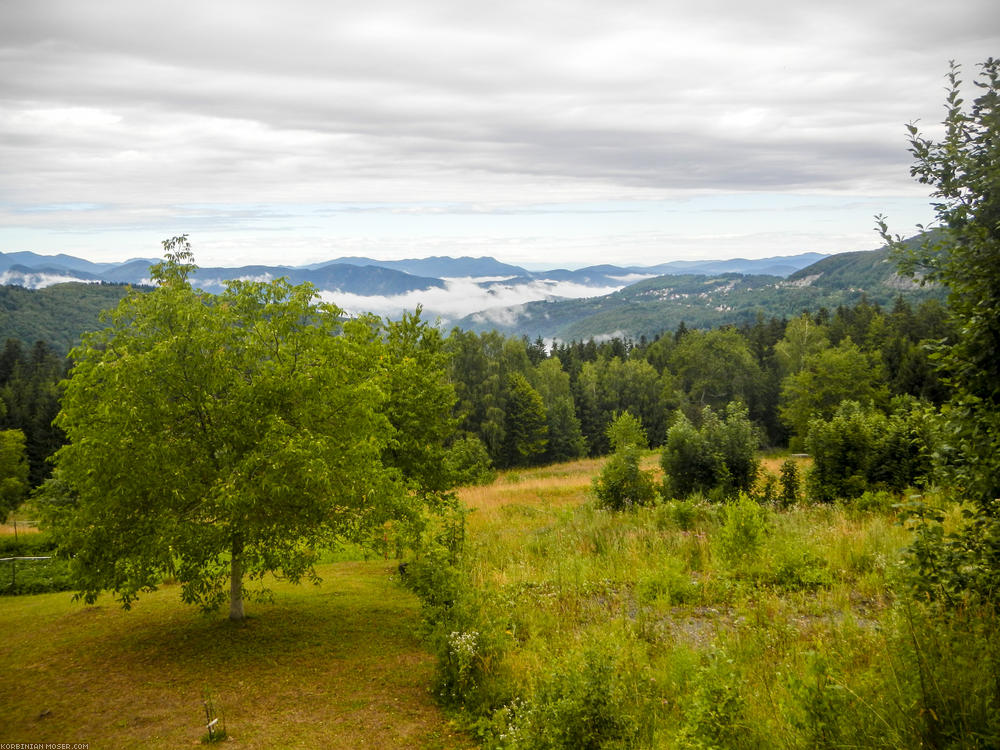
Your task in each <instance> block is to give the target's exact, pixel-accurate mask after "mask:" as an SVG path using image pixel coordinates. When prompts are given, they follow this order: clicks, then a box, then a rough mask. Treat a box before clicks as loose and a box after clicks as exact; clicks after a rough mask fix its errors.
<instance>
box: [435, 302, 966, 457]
mask: <svg viewBox="0 0 1000 750" xmlns="http://www.w3.org/2000/svg"><path fill="white" fill-rule="evenodd" d="M953 335H954V331H953V330H952V326H951V324H950V323H949V320H948V317H947V314H946V311H945V309H944V308H943V306H942V305H941V304H940V303H939V302H937V301H936V300H928V301H924V302H922V303H921V304H919V305H918V306H916V307H914V306H912V305H911V304H909V303H908V302H907V301H906V300H904V299H903V298H899V299H897V300H896V301H895V303H894V304H893V306H892V308H891V309H888V310H886V309H883V308H882V307H881V306H880V305H878V304H876V303H872V302H870V301H868V300H866V299H862V300H861V301H860V302H859V303H858V304H856V305H854V306H852V307H846V306H844V307H838V308H837V309H836V310H833V311H829V310H826V309H821V310H819V311H815V312H809V311H805V312H803V313H802V314H801V315H800V316H798V317H796V318H792V319H791V320H787V319H777V318H770V319H764V318H763V317H762V316H758V318H757V319H756V320H755V321H754V322H753V323H752V324H745V325H743V326H739V327H735V326H726V327H722V328H715V329H710V330H695V329H689V328H687V327H686V326H685V325H684V324H683V323H682V324H681V325H680V326H678V327H677V329H675V330H674V331H672V332H666V333H664V334H663V335H660V336H658V337H656V338H655V339H653V340H651V341H650V340H647V339H645V338H640V339H639V340H638V341H634V340H631V339H627V338H612V339H609V340H607V341H603V342H597V341H594V340H590V341H587V342H575V341H574V342H570V343H563V342H556V343H555V344H554V345H551V346H547V345H546V343H545V342H543V341H541V340H535V341H534V342H531V341H528V340H526V339H524V338H521V339H518V338H508V337H504V336H502V335H501V334H498V333H495V332H491V333H483V334H476V333H473V332H469V331H461V330H454V331H452V333H451V334H450V335H449V336H448V338H447V339H446V341H445V349H446V351H447V352H448V353H449V355H450V364H449V372H450V375H451V380H452V382H453V384H454V386H455V389H456V393H457V395H458V403H457V408H456V418H457V420H458V428H459V430H460V431H462V432H463V433H465V434H466V435H467V436H468V437H469V438H470V439H474V440H476V441H478V442H480V443H481V444H482V446H483V448H484V449H485V452H486V453H487V454H488V456H489V458H490V460H491V462H492V464H493V466H495V467H497V468H510V467H515V466H527V465H532V464H542V463H551V462H554V461H561V460H567V459H572V458H578V457H581V456H587V455H589V456H599V455H604V454H606V453H608V452H609V451H610V450H611V448H612V446H611V443H610V441H609V437H608V435H607V430H608V427H609V426H610V425H611V423H612V422H613V420H614V419H615V417H616V416H617V415H620V414H622V413H623V412H629V413H630V414H632V415H633V416H634V417H636V418H638V419H639V420H640V421H641V423H642V426H643V428H644V430H645V432H646V435H647V436H648V441H649V443H650V445H652V446H654V447H658V446H661V445H663V444H664V442H665V441H666V438H667V433H668V430H669V428H670V426H671V425H672V424H673V423H674V422H675V421H676V420H677V419H678V418H679V417H680V416H683V417H684V418H686V419H687V420H689V421H691V422H692V423H693V424H695V425H696V426H697V425H700V424H701V421H702V414H703V410H704V408H705V407H710V408H711V409H712V410H714V411H715V412H717V413H721V412H724V411H725V409H726V408H727V407H728V405H729V404H731V403H735V402H739V403H742V404H743V405H744V406H745V407H746V409H747V412H748V415H749V418H750V420H751V421H752V422H753V423H754V424H755V425H756V427H757V428H758V429H759V430H760V435H761V438H762V442H763V444H765V445H767V446H771V447H784V446H790V447H791V448H792V449H794V450H799V451H801V450H804V449H805V440H806V438H807V435H808V432H809V423H810V421H811V420H812V419H815V418H816V417H821V418H823V419H830V418H832V417H833V415H834V413H835V412H836V410H837V408H838V407H839V406H840V404H841V403H842V402H844V401H856V402H859V403H861V404H864V405H866V406H872V407H873V408H875V409H876V410H877V411H879V412H881V413H883V414H889V413H890V412H892V411H893V409H894V408H897V407H899V405H900V404H901V403H902V402H903V401H905V400H917V401H920V402H922V403H926V404H929V405H932V406H936V405H940V404H941V403H942V402H943V401H944V399H945V398H946V397H947V389H946V387H945V385H944V384H943V383H942V381H941V378H940V375H939V373H938V371H937V370H936V369H935V367H934V362H933V357H934V354H933V351H934V349H935V347H937V348H940V347H942V346H944V345H946V343H947V342H948V341H949V337H951V336H953Z"/></svg>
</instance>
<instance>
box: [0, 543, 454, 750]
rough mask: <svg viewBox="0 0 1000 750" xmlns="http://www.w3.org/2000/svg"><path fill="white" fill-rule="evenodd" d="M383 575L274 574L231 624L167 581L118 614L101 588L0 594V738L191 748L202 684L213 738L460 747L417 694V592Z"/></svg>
mask: <svg viewBox="0 0 1000 750" xmlns="http://www.w3.org/2000/svg"><path fill="white" fill-rule="evenodd" d="M393 571H394V566H393V565H392V564H390V563H386V562H382V561H379V562H346V563H334V564H328V565H324V566H321V567H320V569H319V573H320V575H321V576H322V578H323V583H322V584H320V585H319V586H313V585H310V584H305V585H301V586H292V585H288V584H285V583H281V582H277V583H274V584H273V585H272V589H273V591H274V599H273V601H272V602H270V603H248V613H249V615H250V617H249V619H248V622H247V623H246V624H245V625H233V624H231V623H229V622H228V621H226V620H225V619H224V618H223V617H222V616H221V615H212V616H208V615H202V614H200V613H199V612H198V611H197V610H196V609H194V608H192V607H189V606H187V605H184V604H182V603H181V602H180V599H179V595H178V589H177V587H176V586H170V585H168V586H164V587H163V588H162V589H161V590H160V591H157V592H155V593H153V594H150V595H148V596H145V597H143V598H142V599H141V600H140V601H139V602H138V604H137V605H136V606H135V607H134V608H133V610H132V611H130V612H125V611H123V610H122V609H121V608H120V607H119V606H118V605H117V604H116V603H115V602H114V601H113V599H112V598H111V597H110V596H107V597H105V598H103V599H102V600H101V601H100V602H99V603H98V604H97V606H84V605H82V604H80V603H73V602H71V600H70V599H71V597H70V595H69V594H66V593H59V594H42V595H35V596H19V597H3V598H0V632H2V633H3V637H2V639H0V674H2V675H3V678H2V680H0V742H52V743H56V742H58V743H84V742H87V743H90V748H91V750H100V749H101V748H177V747H190V746H197V745H199V743H200V738H201V737H202V736H203V735H204V734H205V728H204V721H205V720H204V707H203V704H202V700H203V696H204V694H205V692H206V691H208V692H209V693H210V694H211V696H212V698H213V700H214V702H215V705H216V707H217V708H218V709H219V711H220V713H221V714H222V716H223V720H224V722H225V724H226V727H227V730H228V735H229V740H228V741H227V742H226V743H224V745H223V746H225V747H241V748H303V749H305V748H309V749H310V750H312V749H313V748H382V749H385V748H397V747H406V748H428V749H439V750H448V749H450V748H463V747H468V746H469V745H470V743H469V741H468V739H467V738H465V737H463V736H461V735H460V734H458V733H457V732H456V731H455V730H454V728H453V727H452V726H451V725H450V724H449V723H448V721H447V719H446V718H445V716H444V715H443V714H442V713H441V711H440V710H439V709H438V707H437V706H436V705H435V704H434V702H433V699H432V696H431V694H430V693H429V691H428V686H429V685H430V684H431V683H432V680H433V678H432V675H433V672H434V664H433V659H432V657H431V656H430V655H429V654H428V653H427V652H426V651H425V650H424V649H423V648H422V646H421V644H420V641H419V638H418V635H417V633H416V628H417V625H418V621H419V614H418V603H417V601H416V598H415V597H414V596H413V595H412V594H410V593H409V592H407V591H406V590H405V589H403V588H402V587H401V586H399V585H398V584H397V583H396V582H395V581H394V580H393V577H392V573H393Z"/></svg>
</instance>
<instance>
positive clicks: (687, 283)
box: [0, 248, 941, 348]
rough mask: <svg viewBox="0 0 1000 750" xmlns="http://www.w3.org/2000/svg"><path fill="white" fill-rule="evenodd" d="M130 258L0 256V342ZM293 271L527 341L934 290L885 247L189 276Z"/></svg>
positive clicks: (139, 278)
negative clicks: (577, 263) (639, 261)
mask: <svg viewBox="0 0 1000 750" xmlns="http://www.w3.org/2000/svg"><path fill="white" fill-rule="evenodd" d="M155 262H158V261H155V260H150V259H143V258H138V259H132V260H129V261H126V262H123V263H93V262H90V261H87V260H84V259H81V258H75V257H73V256H69V255H54V256H46V255H37V254H35V253H29V252H18V253H0V284H3V285H4V286H0V339H3V338H6V337H8V336H9V337H14V338H20V339H22V340H25V341H29V342H30V341H33V340H34V339H36V338H43V339H44V340H47V341H50V342H52V343H54V344H56V345H57V346H59V348H68V347H69V346H71V345H72V344H73V343H74V341H75V340H76V339H77V338H78V336H79V334H80V333H81V332H82V331H84V330H87V329H88V328H94V327H96V326H97V325H98V322H97V319H96V317H97V316H96V311H97V310H99V309H101V307H107V306H111V305H113V304H115V302H116V301H117V299H119V298H120V297H121V296H122V295H123V294H125V291H126V286H125V285H145V284H148V283H149V266H150V265H151V264H152V263H155ZM280 276H285V277H288V279H289V280H290V281H291V282H292V283H296V284H298V283H302V282H310V283H312V284H313V285H314V286H315V287H316V288H317V290H318V291H319V292H320V294H321V296H323V297H324V299H326V300H328V301H332V302H334V303H336V304H337V305H339V306H341V307H342V308H344V309H345V311H347V312H348V313H361V312H375V313H377V314H380V315H385V316H389V317H395V316H397V315H399V314H400V313H401V312H403V311H412V310H413V309H414V308H415V307H417V306H418V305H421V306H423V308H424V311H425V317H427V318H430V319H434V318H435V317H436V318H438V320H439V322H440V324H441V325H442V326H445V327H448V326H451V325H459V326H460V327H463V328H468V329H472V330H488V329H497V330H500V331H502V332H504V333H508V334H516V335H526V336H529V337H530V338H536V337H542V338H544V339H562V340H566V341H569V340H572V339H577V340H583V339H588V338H594V337H597V338H600V337H610V336H630V337H638V336H641V335H647V336H652V335H656V334H658V333H660V332H662V331H664V330H671V329H673V328H674V327H676V326H677V324H679V323H680V322H681V321H684V322H685V323H686V324H687V325H688V326H690V327H708V326H715V325H721V324H725V323H741V322H745V321H746V320H752V319H753V318H754V317H755V316H756V315H757V314H763V315H767V316H771V315H774V316H778V317H781V316H791V315H796V314H798V313H799V312H801V311H802V310H804V309H817V308H819V307H821V306H826V307H835V306H836V305H839V304H851V303H853V302H855V301H857V299H859V298H860V297H861V295H867V296H868V297H869V298H870V299H872V300H874V301H878V302H882V303H887V302H889V301H890V300H891V299H892V298H893V297H895V296H897V295H899V294H904V295H906V296H915V297H921V296H928V295H935V294H938V295H940V294H941V291H940V290H936V289H933V288H927V289H923V288H920V287H919V286H918V285H916V284H914V283H913V282H912V281H911V280H908V279H902V278H900V277H899V276H898V275H897V274H896V272H895V266H894V264H892V263H891V262H890V260H889V258H888V253H887V251H886V250H885V249H884V248H883V249H880V250H873V251H865V252H859V253H840V254H837V255H831V256H826V255H821V254H819V253H803V254H800V255H793V256H783V257H773V258H764V259H759V260H747V259H732V260H725V261H716V260H709V261H672V262H668V263H661V264H658V265H652V266H617V265H598V266H590V267H587V268H581V269H576V270H569V269H552V270H547V271H531V270H528V269H526V268H523V267H521V266H515V265H510V264H507V263H502V262H500V261H498V260H496V259H495V258H490V257H481V258H471V257H461V258H448V257H432V258H420V259H409V260H393V261H382V260H376V259H373V258H363V257H344V258H337V259H334V260H331V261H329V262H325V263H316V264H312V265H309V266H295V267H293V266H280V265H279V266H266V265H249V266H240V267H235V268H223V267H212V268H199V269H198V270H197V271H196V272H195V274H194V276H193V281H194V283H195V284H196V285H197V286H200V287H202V288H204V289H205V290H206V291H219V290H221V289H222V288H223V286H224V282H225V280H226V279H234V278H240V279H254V280H262V281H266V280H270V279H273V278H277V277H280Z"/></svg>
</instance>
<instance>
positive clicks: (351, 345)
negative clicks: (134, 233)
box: [49, 237, 417, 620]
mask: <svg viewBox="0 0 1000 750" xmlns="http://www.w3.org/2000/svg"><path fill="white" fill-rule="evenodd" d="M164 248H165V250H166V259H165V260H164V261H163V262H162V263H159V264H157V265H156V266H154V267H153V268H152V269H151V274H152V278H153V279H154V280H155V281H156V282H157V284H158V288H156V289H155V290H154V291H152V292H149V293H137V292H136V293H132V294H130V295H129V296H128V297H126V298H125V299H124V300H123V301H122V302H121V303H120V304H119V306H118V307H117V309H115V310H114V311H112V312H111V313H110V314H109V315H108V316H107V319H106V320H107V323H108V324H109V326H108V328H106V329H105V330H102V331H98V332H95V333H92V334H89V335H88V336H86V337H85V339H84V341H83V343H82V344H81V345H80V346H79V347H77V348H76V349H75V350H74V352H73V358H74V360H75V362H76V364H75V366H74V368H73V370H72V374H71V376H70V378H69V381H68V384H67V386H66V391H65V395H64V398H63V405H62V411H61V412H60V414H59V416H58V418H57V421H58V424H59V426H60V427H62V429H63V430H65V432H66V435H67V437H68V440H69V443H68V444H67V445H66V446H64V447H63V448H61V449H60V450H59V452H58V453H57V455H56V475H57V480H58V484H59V485H60V486H61V487H63V488H64V489H63V494H64V495H68V496H69V497H70V498H71V500H72V501H71V502H70V503H69V504H68V505H62V506H56V510H54V511H53V513H52V514H51V517H50V519H49V525H50V526H51V527H52V528H53V531H54V533H55V535H56V537H57V539H58V540H59V543H60V550H61V554H63V555H66V556H68V557H70V558H71V561H72V567H73V570H74V573H75V575H76V578H77V582H78V586H79V587H80V596H82V597H83V598H84V599H85V600H86V601H88V602H92V601H94V600H95V599H96V597H97V596H98V594H99V593H100V592H101V591H102V590H105V589H110V590H113V591H115V592H116V593H117V596H118V598H119V600H120V601H121V603H122V604H123V606H125V607H126V608H127V607H129V606H130V605H131V604H132V602H133V601H134V600H135V599H136V598H137V597H138V595H139V594H140V593H141V592H143V591H149V590H152V589H154V588H156V586H157V585H158V584H159V582H160V581H161V580H162V579H163V578H164V577H165V576H167V575H170V576H174V577H176V578H177V579H178V580H179V581H180V582H181V596H182V598H183V599H184V600H185V601H187V602H192V603H198V604H201V605H202V606H203V607H205V608H209V609H214V608H216V607H218V606H219V605H220V604H222V603H223V602H225V601H226V599H227V598H228V600H229V616H230V618H231V619H234V620H239V619H242V618H243V616H244V610H243V600H244V577H245V576H248V577H249V578H250V579H251V580H253V579H256V580H260V579H261V578H262V577H263V575H264V574H265V573H267V572H273V571H280V572H281V573H282V574H283V575H284V576H285V577H287V578H289V579H291V580H293V581H297V580H300V579H301V578H302V577H303V576H305V577H314V576H315V573H314V571H313V568H312V563H313V561H314V560H315V554H316V553H315V551H316V549H317V548H319V547H321V546H324V545H329V544H331V543H336V542H337V541H339V540H343V539H359V538H363V537H364V536H365V535H366V534H367V533H368V532H369V531H370V530H371V529H372V528H373V527H375V526H378V525H381V524H383V523H385V522H386V521H387V520H390V519H394V518H397V517H398V516H399V515H400V514H401V513H405V514H413V513H415V512H416V511H417V508H416V505H417V503H416V502H412V501H411V502H405V500H406V497H409V493H408V492H406V490H407V489H409V487H408V486H407V485H405V484H403V483H401V482H400V481H398V478H399V473H400V470H401V468H402V467H403V466H404V463H405V462H404V461H403V460H401V459H400V460H397V461H396V464H397V465H396V466H395V467H392V468H391V469H390V468H387V467H386V466H385V463H384V458H385V457H386V456H388V455H391V447H392V440H393V437H394V436H395V435H396V432H395V430H394V429H393V425H392V424H391V422H390V420H389V419H387V418H386V416H385V414H384V407H385V405H386V404H387V403H391V402H392V399H393V394H392V391H393V386H392V382H391V378H390V377H389V374H388V371H387V370H388V368H389V366H390V365H389V361H388V360H391V359H392V358H393V357H392V356H390V357H389V358H388V359H387V358H386V356H385V348H384V347H383V344H382V340H381V338H380V337H379V331H378V330H377V328H375V327H374V326H373V324H372V321H371V320H367V319H361V320H348V321H346V322H342V313H341V311H340V310H339V309H337V308H336V307H334V306H332V305H327V304H321V303H318V302H317V301H316V300H315V296H316V293H315V291H314V290H313V289H312V287H310V286H309V285H302V286H296V287H293V286H291V285H289V284H288V283H287V282H286V281H285V280H283V279H281V280H277V281H274V282H270V283H258V282H242V281H233V282H229V283H228V285H227V289H226V291H225V292H223V293H222V294H220V295H218V296H216V295H210V294H206V293H203V292H200V291H197V290H195V289H193V288H192V287H191V284H190V283H189V281H188V277H189V275H190V273H191V272H192V271H193V270H194V269H195V266H194V264H193V256H192V254H191V250H190V246H189V244H188V242H187V238H186V237H178V238H174V239H172V240H168V241H166V242H165V243H164ZM390 338H391V334H390ZM397 364H398V363H397ZM397 395H398V394H397ZM402 400H404V401H405V399H402ZM397 403H400V399H398V398H397ZM397 458H398V457H397Z"/></svg>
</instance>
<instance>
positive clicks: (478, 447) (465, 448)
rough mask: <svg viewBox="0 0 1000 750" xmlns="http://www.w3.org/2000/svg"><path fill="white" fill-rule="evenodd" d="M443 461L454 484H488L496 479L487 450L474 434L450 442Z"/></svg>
mask: <svg viewBox="0 0 1000 750" xmlns="http://www.w3.org/2000/svg"><path fill="white" fill-rule="evenodd" d="M444 463H445V468H446V470H447V472H448V474H449V476H451V477H452V478H453V479H454V484H456V485H473V484H489V483H490V482H492V481H493V480H494V479H496V472H495V471H494V470H493V463H492V462H491V461H490V454H489V451H487V450H486V446H485V445H483V441H482V440H480V439H479V437H477V436H476V435H471V434H466V435H463V436H462V437H460V438H458V439H457V440H456V441H455V442H454V443H452V444H451V446H450V447H449V448H448V452H447V453H446V454H445V457H444Z"/></svg>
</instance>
